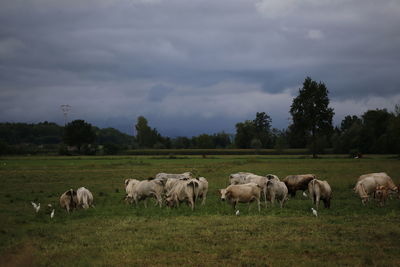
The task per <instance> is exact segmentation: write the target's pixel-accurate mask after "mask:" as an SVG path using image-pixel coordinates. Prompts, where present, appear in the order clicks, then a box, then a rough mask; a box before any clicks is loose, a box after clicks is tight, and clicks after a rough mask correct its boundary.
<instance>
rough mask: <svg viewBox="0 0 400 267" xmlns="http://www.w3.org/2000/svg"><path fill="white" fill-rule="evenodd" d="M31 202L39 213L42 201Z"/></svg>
mask: <svg viewBox="0 0 400 267" xmlns="http://www.w3.org/2000/svg"><path fill="white" fill-rule="evenodd" d="M31 203H32V206H33V208H34V209H35V211H36V213H38V212H39V210H40V203H39V204H36V203H35V202H32V201H31Z"/></svg>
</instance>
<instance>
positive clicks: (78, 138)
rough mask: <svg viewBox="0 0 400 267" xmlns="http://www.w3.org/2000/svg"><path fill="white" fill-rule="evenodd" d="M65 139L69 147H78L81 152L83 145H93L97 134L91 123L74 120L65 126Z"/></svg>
mask: <svg viewBox="0 0 400 267" xmlns="http://www.w3.org/2000/svg"><path fill="white" fill-rule="evenodd" d="M63 139H64V142H65V143H66V144H67V145H70V146H76V147H77V148H78V151H79V152H81V148H82V145H84V144H92V143H93V142H94V141H95V139H96V134H95V132H94V130H93V128H92V125H91V124H90V123H87V122H85V121H84V120H74V121H72V122H70V123H68V124H67V125H66V126H65V128H64V137H63Z"/></svg>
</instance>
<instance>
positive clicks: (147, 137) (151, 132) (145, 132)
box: [135, 116, 165, 148]
mask: <svg viewBox="0 0 400 267" xmlns="http://www.w3.org/2000/svg"><path fill="white" fill-rule="evenodd" d="M135 128H136V133H137V134H136V140H137V142H138V144H139V147H142V148H153V147H154V145H155V144H157V143H163V142H164V141H165V140H164V139H163V138H162V136H161V135H160V134H159V133H158V132H157V130H156V129H152V128H150V127H149V126H148V125H147V119H146V118H145V117H143V116H139V117H138V119H137V123H136V125H135ZM157 146H158V145H157Z"/></svg>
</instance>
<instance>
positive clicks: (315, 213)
mask: <svg viewBox="0 0 400 267" xmlns="http://www.w3.org/2000/svg"><path fill="white" fill-rule="evenodd" d="M311 210H312V213H313V214H314V216H315V217H318V213H317V211H316V210H315V209H314V208H311Z"/></svg>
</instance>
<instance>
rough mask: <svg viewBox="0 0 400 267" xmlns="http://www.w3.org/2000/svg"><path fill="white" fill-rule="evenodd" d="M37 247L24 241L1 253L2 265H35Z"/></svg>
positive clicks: (0, 260)
mask: <svg viewBox="0 0 400 267" xmlns="http://www.w3.org/2000/svg"><path fill="white" fill-rule="evenodd" d="M34 252H35V248H34V246H33V245H32V244H31V243H22V244H19V245H17V246H15V247H13V248H11V249H8V250H6V251H5V252H4V253H3V255H0V266H4V267H11V266H34V265H35V256H34Z"/></svg>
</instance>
